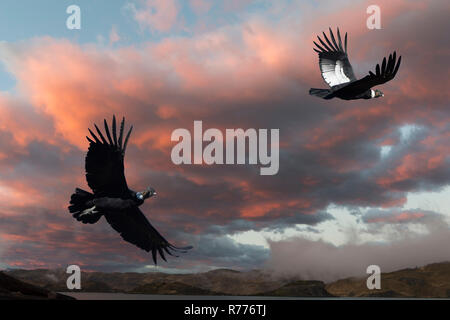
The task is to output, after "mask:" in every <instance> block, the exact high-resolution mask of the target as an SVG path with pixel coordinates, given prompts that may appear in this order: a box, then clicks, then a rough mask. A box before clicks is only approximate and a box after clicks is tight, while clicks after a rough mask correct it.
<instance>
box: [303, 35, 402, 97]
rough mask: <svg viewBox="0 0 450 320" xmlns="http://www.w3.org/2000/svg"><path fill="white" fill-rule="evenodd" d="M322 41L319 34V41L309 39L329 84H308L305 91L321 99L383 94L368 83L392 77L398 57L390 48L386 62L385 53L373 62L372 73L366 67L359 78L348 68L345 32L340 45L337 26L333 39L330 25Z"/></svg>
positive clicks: (384, 80)
mask: <svg viewBox="0 0 450 320" xmlns="http://www.w3.org/2000/svg"><path fill="white" fill-rule="evenodd" d="M323 36H324V39H325V41H326V42H325V41H323V40H322V39H321V38H320V37H319V36H317V38H318V39H319V42H320V45H319V44H318V43H317V42H315V41H313V42H314V44H315V45H316V47H317V49H316V48H314V51H316V52H317V53H318V54H319V66H320V72H321V73H322V78H323V80H325V82H326V83H327V84H328V85H329V86H330V89H315V88H311V89H310V90H309V94H310V95H313V96H317V97H320V98H323V99H332V98H334V97H337V98H341V99H344V100H356V99H372V98H379V97H383V96H384V94H383V92H381V91H380V90H378V89H375V90H373V89H372V87H374V86H377V85H380V84H383V83H386V82H388V81H389V80H392V79H394V77H395V75H396V74H397V71H398V68H399V67H400V62H401V60H402V57H401V56H400V57H399V58H398V60H397V54H396V52H395V51H394V53H393V54H390V55H389V59H388V60H387V62H386V57H385V58H384V59H383V62H382V64H381V68H380V65H379V64H377V66H376V68H375V73H373V72H372V71H369V74H368V75H367V76H365V77H364V78H362V79H359V80H357V79H356V77H355V75H354V73H353V69H352V65H351V64H350V61H349V60H348V56H347V33H345V39H344V46H342V40H341V34H340V33H339V28H338V29H337V41H336V39H335V37H334V34H333V31H332V30H331V28H330V38H331V41H330V40H329V39H328V37H327V35H326V34H325V32H323Z"/></svg>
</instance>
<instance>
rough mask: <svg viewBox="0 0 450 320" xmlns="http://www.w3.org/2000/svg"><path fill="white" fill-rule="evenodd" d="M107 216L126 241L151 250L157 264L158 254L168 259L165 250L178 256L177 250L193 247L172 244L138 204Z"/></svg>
mask: <svg viewBox="0 0 450 320" xmlns="http://www.w3.org/2000/svg"><path fill="white" fill-rule="evenodd" d="M105 218H106V221H108V223H109V224H110V225H111V226H112V227H113V229H114V230H116V231H117V232H119V233H120V235H121V237H122V238H123V239H124V240H125V241H127V242H130V243H132V244H134V245H135V246H137V247H139V248H141V249H143V250H145V251H147V252H151V254H152V258H153V261H154V263H155V264H157V255H158V254H159V256H160V257H161V258H162V259H163V260H166V257H165V255H164V252H163V250H164V251H165V252H166V253H168V254H169V255H172V256H176V255H175V254H174V253H175V252H186V251H187V250H189V249H191V248H192V247H184V248H178V247H175V246H173V245H172V244H170V243H169V242H168V241H167V240H166V239H165V238H164V237H163V236H162V235H161V234H160V233H159V232H158V231H157V230H156V229H155V228H154V227H153V226H152V224H151V223H150V222H149V221H148V219H147V218H146V217H145V215H144V214H143V213H142V211H141V210H140V209H139V208H138V207H137V206H136V207H132V208H130V209H128V210H127V211H126V212H123V213H105Z"/></svg>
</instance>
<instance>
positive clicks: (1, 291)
mask: <svg viewBox="0 0 450 320" xmlns="http://www.w3.org/2000/svg"><path fill="white" fill-rule="evenodd" d="M30 299H32V300H73V298H71V297H68V296H65V295H62V294H59V293H55V292H52V291H50V290H47V289H44V288H40V287H37V286H34V285H32V284H29V283H26V282H23V281H20V280H17V279H15V278H13V277H11V276H9V275H7V274H5V273H3V272H0V300H30Z"/></svg>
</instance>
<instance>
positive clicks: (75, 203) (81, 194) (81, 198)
mask: <svg viewBox="0 0 450 320" xmlns="http://www.w3.org/2000/svg"><path fill="white" fill-rule="evenodd" d="M93 199H94V195H93V194H92V193H90V192H87V191H84V190H82V189H79V188H76V189H75V193H74V194H72V196H71V197H70V206H69V212H70V213H72V216H73V217H74V218H75V219H77V220H78V221H81V222H83V223H91V224H92V223H96V222H97V221H98V220H100V218H101V216H102V215H101V214H99V213H97V214H87V215H86V214H83V212H85V210H87V209H89V208H90V205H89V202H91V200H93Z"/></svg>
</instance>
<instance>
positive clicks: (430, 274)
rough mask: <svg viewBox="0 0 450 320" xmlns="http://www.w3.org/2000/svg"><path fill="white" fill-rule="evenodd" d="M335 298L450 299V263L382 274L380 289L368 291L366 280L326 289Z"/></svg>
mask: <svg viewBox="0 0 450 320" xmlns="http://www.w3.org/2000/svg"><path fill="white" fill-rule="evenodd" d="M326 290H327V291H328V292H329V293H331V294H333V295H336V296H345V297H391V298H450V262H442V263H434V264H430V265H427V266H424V267H421V268H413V269H403V270H399V271H394V272H389V273H382V274H381V289H380V290H369V289H367V286H366V278H363V279H358V278H348V279H342V280H338V281H336V282H333V283H330V284H328V285H327V286H326Z"/></svg>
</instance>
